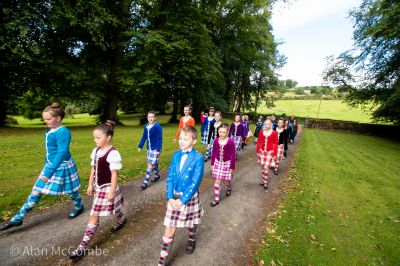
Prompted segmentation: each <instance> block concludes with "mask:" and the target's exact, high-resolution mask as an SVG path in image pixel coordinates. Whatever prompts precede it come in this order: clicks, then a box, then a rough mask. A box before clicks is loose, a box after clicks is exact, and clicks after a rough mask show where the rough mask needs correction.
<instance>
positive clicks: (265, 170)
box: [262, 163, 270, 189]
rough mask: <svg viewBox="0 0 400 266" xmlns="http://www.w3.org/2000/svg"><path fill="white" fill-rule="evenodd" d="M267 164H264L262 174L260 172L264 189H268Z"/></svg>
mask: <svg viewBox="0 0 400 266" xmlns="http://www.w3.org/2000/svg"><path fill="white" fill-rule="evenodd" d="M269 165H270V164H269V163H266V164H265V165H264V170H263V172H262V174H263V186H264V189H268V171H269Z"/></svg>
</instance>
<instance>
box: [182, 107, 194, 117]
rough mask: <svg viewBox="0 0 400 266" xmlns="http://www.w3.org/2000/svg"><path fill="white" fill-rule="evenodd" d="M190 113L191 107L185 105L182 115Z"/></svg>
mask: <svg viewBox="0 0 400 266" xmlns="http://www.w3.org/2000/svg"><path fill="white" fill-rule="evenodd" d="M191 112H192V107H191V106H190V105H186V106H185V107H183V113H184V114H185V115H189V114H190V113H191Z"/></svg>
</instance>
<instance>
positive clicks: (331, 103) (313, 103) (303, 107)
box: [257, 100, 371, 123]
mask: <svg viewBox="0 0 400 266" xmlns="http://www.w3.org/2000/svg"><path fill="white" fill-rule="evenodd" d="M319 102H320V101H319V100H280V101H277V102H275V105H276V106H275V107H273V108H267V107H266V106H265V105H261V106H260V107H259V108H258V109H257V112H259V113H265V114H268V113H275V114H282V113H285V114H286V115H292V114H294V115H295V116H302V117H312V118H316V117H317V112H318V106H319ZM318 118H328V119H337V120H346V121H356V122H363V123H371V117H370V111H369V112H366V111H363V110H361V108H357V109H351V108H350V107H349V106H348V105H347V104H345V103H343V102H342V101H341V100H325V101H321V109H320V112H319V115H318Z"/></svg>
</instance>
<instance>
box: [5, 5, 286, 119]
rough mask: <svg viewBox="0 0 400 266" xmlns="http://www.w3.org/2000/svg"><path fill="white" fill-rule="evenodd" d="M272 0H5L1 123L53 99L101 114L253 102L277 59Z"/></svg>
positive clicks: (271, 81) (267, 86) (270, 83)
mask: <svg viewBox="0 0 400 266" xmlns="http://www.w3.org/2000/svg"><path fill="white" fill-rule="evenodd" d="M272 5H273V1H271V0H252V1H245V0H229V1H209V0H197V1H188V0H177V1H171V0H155V1H145V0H124V1H111V0H74V1H66V0H61V1H50V0H48V1H32V0H26V1H12V0H9V1H3V2H2V4H1V24H2V26H1V36H0V38H1V46H0V56H1V63H0V64H1V65H0V67H1V73H2V76H3V78H2V90H1V95H0V96H1V100H0V106H1V108H0V121H1V122H0V123H2V122H3V120H4V118H5V115H6V114H7V113H10V112H19V113H22V114H24V115H25V116H26V117H28V118H34V117H37V116H38V115H40V111H41V110H42V108H43V107H44V106H45V105H47V104H48V103H49V102H50V101H51V100H52V99H58V100H61V101H62V102H64V103H67V102H69V103H71V102H72V103H85V106H86V107H85V108H87V111H89V112H90V113H95V114H99V115H100V119H101V120H102V121H104V120H106V119H117V109H123V110H127V111H136V110H142V111H148V110H150V109H155V110H158V111H160V112H163V111H165V107H166V105H167V104H168V103H169V104H172V106H173V116H172V119H173V120H175V119H176V116H177V114H178V113H179V112H180V110H181V107H182V106H183V105H185V104H192V105H193V108H194V112H195V114H197V113H199V112H200V110H201V109H204V108H206V107H207V106H209V105H213V106H215V107H216V108H218V109H220V110H222V111H228V110H230V111H241V110H243V109H244V108H255V107H256V106H257V105H258V104H259V101H260V100H261V99H262V98H263V96H264V95H265V94H266V92H267V91H270V90H274V89H275V88H276V87H277V84H278V80H277V78H276V75H275V70H276V68H278V67H279V66H280V64H281V63H282V62H283V61H282V59H281V57H280V56H279V55H278V52H277V49H276V46H277V44H276V41H275V39H274V37H273V35H272V33H271V31H272V28H271V25H270V23H269V21H270V19H271V8H272Z"/></svg>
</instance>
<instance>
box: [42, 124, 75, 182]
mask: <svg viewBox="0 0 400 266" xmlns="http://www.w3.org/2000/svg"><path fill="white" fill-rule="evenodd" d="M53 134H56V140H57V153H56V156H55V157H54V158H53V160H52V161H51V162H50V164H48V165H47V166H45V168H44V171H43V176H44V177H45V178H48V179H50V178H51V177H52V176H53V175H54V173H55V172H56V170H57V168H58V167H60V165H61V163H62V162H63V161H65V159H66V157H67V155H68V152H69V144H70V142H71V132H70V131H69V129H67V128H66V127H64V128H60V129H58V130H57V131H56V132H54V133H53Z"/></svg>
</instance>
